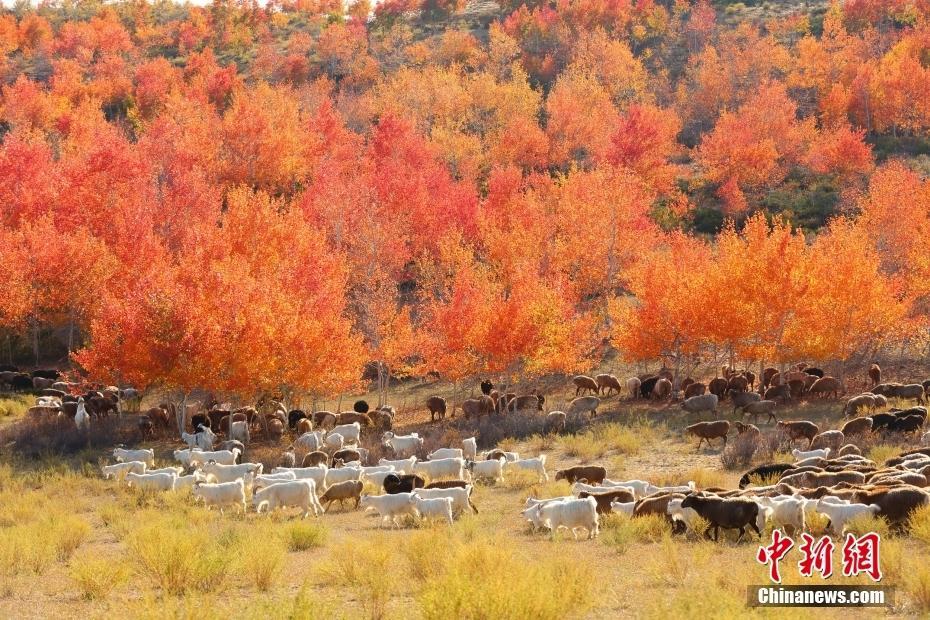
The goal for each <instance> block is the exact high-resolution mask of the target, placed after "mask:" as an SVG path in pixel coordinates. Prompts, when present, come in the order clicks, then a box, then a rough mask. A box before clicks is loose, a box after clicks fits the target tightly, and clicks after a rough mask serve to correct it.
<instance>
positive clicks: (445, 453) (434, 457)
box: [426, 448, 464, 461]
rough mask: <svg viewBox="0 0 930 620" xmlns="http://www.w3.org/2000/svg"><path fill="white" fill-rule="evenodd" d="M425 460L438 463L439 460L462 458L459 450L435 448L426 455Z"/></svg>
mask: <svg viewBox="0 0 930 620" xmlns="http://www.w3.org/2000/svg"><path fill="white" fill-rule="evenodd" d="M426 458H427V459H428V460H430V461H438V460H440V459H461V458H464V456H463V453H462V449H461V448H437V449H436V450H433V451H432V452H431V453H429V454H428V455H426Z"/></svg>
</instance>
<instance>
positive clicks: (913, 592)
mask: <svg viewBox="0 0 930 620" xmlns="http://www.w3.org/2000/svg"><path fill="white" fill-rule="evenodd" d="M902 573H903V574H902V578H903V579H902V581H903V584H902V585H903V586H904V591H905V592H907V594H908V596H910V598H911V600H912V601H913V603H914V605H915V606H916V607H917V610H918V611H920V612H921V613H924V614H926V613H930V567H928V566H927V563H926V561H924V560H923V559H920V558H918V557H914V558H913V560H910V561H908V562H907V564H906V567H905V568H903V569H902Z"/></svg>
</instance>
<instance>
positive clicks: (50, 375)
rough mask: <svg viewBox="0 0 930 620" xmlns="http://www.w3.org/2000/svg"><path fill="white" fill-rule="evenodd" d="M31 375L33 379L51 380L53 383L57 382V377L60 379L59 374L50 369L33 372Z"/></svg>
mask: <svg viewBox="0 0 930 620" xmlns="http://www.w3.org/2000/svg"><path fill="white" fill-rule="evenodd" d="M31 374H32V376H33V377H42V378H43V379H52V380H54V381H57V380H58V379H59V377H61V373H60V372H58V371H57V370H54V369H51V368H48V369H39V370H33V371H32V373H31Z"/></svg>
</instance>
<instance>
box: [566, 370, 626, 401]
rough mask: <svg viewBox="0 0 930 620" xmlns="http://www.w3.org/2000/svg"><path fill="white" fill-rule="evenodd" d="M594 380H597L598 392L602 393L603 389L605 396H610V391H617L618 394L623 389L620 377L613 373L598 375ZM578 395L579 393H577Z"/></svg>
mask: <svg viewBox="0 0 930 620" xmlns="http://www.w3.org/2000/svg"><path fill="white" fill-rule="evenodd" d="M594 380H595V381H597V393H598V394H600V393H601V392H602V391H603V392H604V395H605V396H610V393H611V392H612V391H613V392H616V393H617V394H619V393H620V391H621V390H622V389H623V388H622V387H621V385H620V379H618V378H617V377H615V376H613V375H607V374H602V375H597V376H596V377H594ZM576 396H577V394H576Z"/></svg>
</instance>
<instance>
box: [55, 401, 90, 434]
mask: <svg viewBox="0 0 930 620" xmlns="http://www.w3.org/2000/svg"><path fill="white" fill-rule="evenodd" d="M59 406H60V405H59ZM74 425H75V426H77V427H78V428H79V429H81V430H84V429H87V428H90V416H89V415H88V414H87V408H86V407H85V406H84V399H83V398H78V406H77V413H75V414H74Z"/></svg>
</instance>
